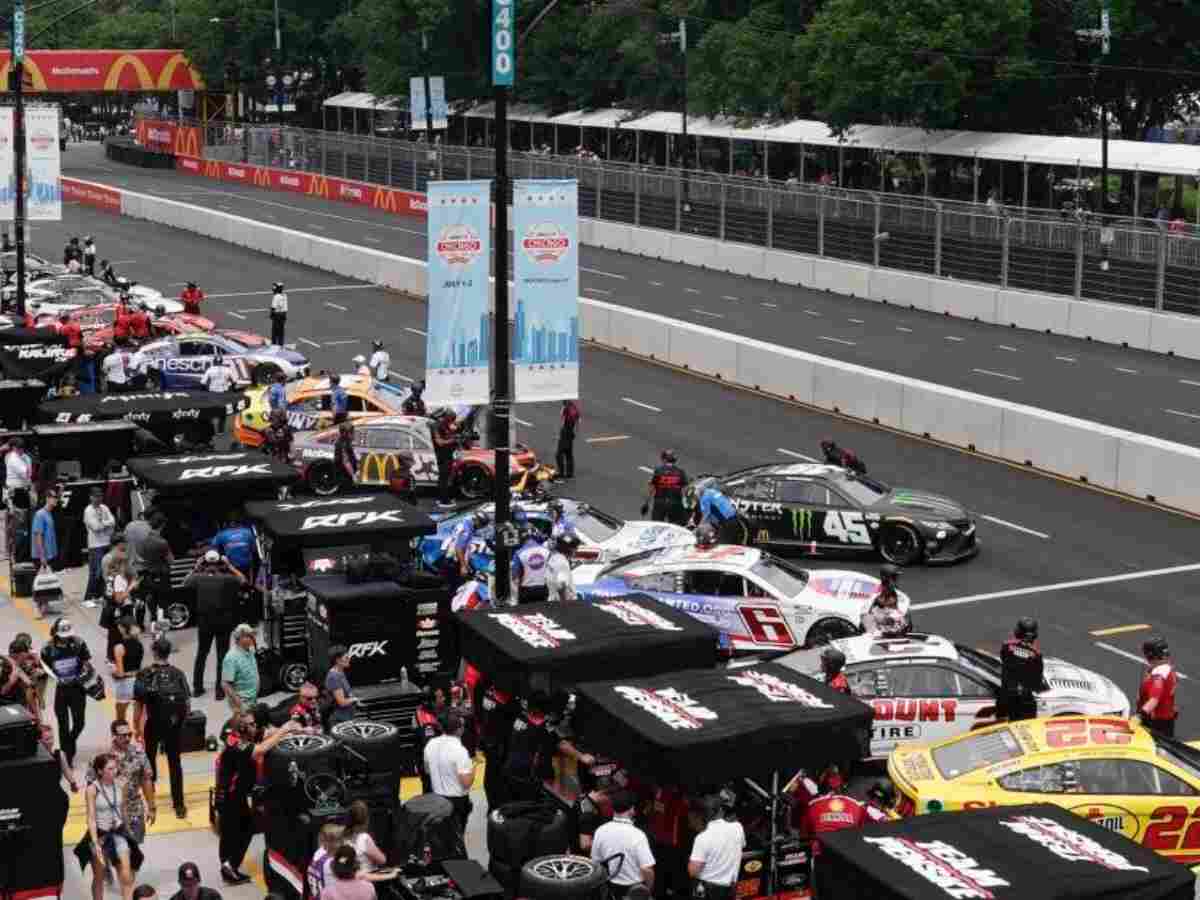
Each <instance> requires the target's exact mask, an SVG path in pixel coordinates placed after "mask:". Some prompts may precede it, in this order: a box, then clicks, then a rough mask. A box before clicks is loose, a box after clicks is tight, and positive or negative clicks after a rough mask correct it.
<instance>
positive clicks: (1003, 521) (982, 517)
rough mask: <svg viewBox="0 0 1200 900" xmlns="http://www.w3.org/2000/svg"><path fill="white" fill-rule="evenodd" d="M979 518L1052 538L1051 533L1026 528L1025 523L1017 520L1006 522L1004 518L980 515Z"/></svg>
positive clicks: (1034, 534)
mask: <svg viewBox="0 0 1200 900" xmlns="http://www.w3.org/2000/svg"><path fill="white" fill-rule="evenodd" d="M979 518H981V519H987V520H988V521H989V522H994V523H996V524H997V525H1003V526H1004V527H1005V528H1011V529H1012V530H1013V531H1023V532H1025V533H1026V534H1032V535H1033V536H1034V537H1040V538H1042V539H1043V540H1047V541H1048V540H1050V535H1048V534H1044V533H1042V532H1040V531H1034V530H1033V529H1032V528H1026V527H1025V526H1024V525H1018V524H1017V523H1016V522H1006V521H1005V520H1004V519H997V518H996V517H995V516H985V515H980V516H979Z"/></svg>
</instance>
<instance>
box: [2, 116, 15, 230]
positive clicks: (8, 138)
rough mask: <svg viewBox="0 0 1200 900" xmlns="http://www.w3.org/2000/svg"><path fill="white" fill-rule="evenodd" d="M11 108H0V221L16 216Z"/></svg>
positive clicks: (9, 219)
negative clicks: (0, 188)
mask: <svg viewBox="0 0 1200 900" xmlns="http://www.w3.org/2000/svg"><path fill="white" fill-rule="evenodd" d="M15 152H16V151H15V150H14V148H13V108H12V107H11V106H0V173H3V175H0V185H3V190H0V219H3V220H6V221H11V220H12V219H13V217H14V216H16V214H17V176H16V170H15V168H14V160H13V157H14V155H15Z"/></svg>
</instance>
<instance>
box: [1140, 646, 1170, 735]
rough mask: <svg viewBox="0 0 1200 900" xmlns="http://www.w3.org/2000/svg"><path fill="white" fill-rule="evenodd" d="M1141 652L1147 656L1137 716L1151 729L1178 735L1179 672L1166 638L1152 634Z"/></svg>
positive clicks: (1165, 733)
mask: <svg viewBox="0 0 1200 900" xmlns="http://www.w3.org/2000/svg"><path fill="white" fill-rule="evenodd" d="M1142 655H1143V656H1144V657H1146V672H1145V674H1144V675H1143V676H1142V686H1141V688H1139V689H1138V705H1137V710H1138V717H1139V718H1141V720H1142V724H1143V725H1145V726H1146V727H1147V728H1149V729H1151V730H1152V731H1156V732H1158V733H1159V734H1164V735H1166V736H1167V737H1175V719H1176V718H1177V717H1178V711H1177V710H1176V708H1175V683H1176V681H1177V676H1176V674H1175V666H1174V665H1173V664H1172V663H1171V650H1170V648H1169V647H1168V646H1167V641H1166V639H1165V638H1162V637H1158V636H1155V637H1152V638H1150V640H1148V641H1146V642H1145V643H1144V644H1142Z"/></svg>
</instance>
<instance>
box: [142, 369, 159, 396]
mask: <svg viewBox="0 0 1200 900" xmlns="http://www.w3.org/2000/svg"><path fill="white" fill-rule="evenodd" d="M162 389H163V376H162V372H161V371H160V370H158V369H148V370H147V371H146V390H149V391H161V390H162Z"/></svg>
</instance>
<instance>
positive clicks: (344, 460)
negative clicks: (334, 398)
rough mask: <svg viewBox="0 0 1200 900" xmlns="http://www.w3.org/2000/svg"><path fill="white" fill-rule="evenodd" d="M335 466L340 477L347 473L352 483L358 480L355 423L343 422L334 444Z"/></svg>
mask: <svg viewBox="0 0 1200 900" xmlns="http://www.w3.org/2000/svg"><path fill="white" fill-rule="evenodd" d="M333 467H334V468H335V469H337V474H338V477H341V476H342V475H345V476H346V477H347V478H348V479H349V480H350V483H351V484H354V483H355V482H356V481H358V457H357V456H356V455H355V453H354V425H353V424H351V423H350V422H342V423H341V424H340V425H339V426H338V436H337V440H336V441H335V442H334V445H333Z"/></svg>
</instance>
